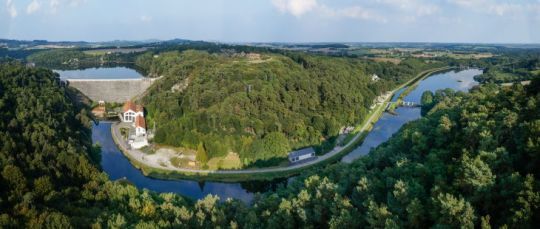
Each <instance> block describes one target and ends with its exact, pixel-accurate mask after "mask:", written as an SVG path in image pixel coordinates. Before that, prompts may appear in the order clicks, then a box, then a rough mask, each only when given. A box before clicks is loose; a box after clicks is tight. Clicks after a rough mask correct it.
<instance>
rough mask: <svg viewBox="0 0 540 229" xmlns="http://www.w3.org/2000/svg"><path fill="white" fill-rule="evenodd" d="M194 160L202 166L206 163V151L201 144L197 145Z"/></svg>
mask: <svg viewBox="0 0 540 229" xmlns="http://www.w3.org/2000/svg"><path fill="white" fill-rule="evenodd" d="M195 159H196V160H197V161H198V162H200V163H202V164H203V165H204V164H206V162H208V155H207V154H206V150H205V149H204V145H203V144H202V142H201V143H199V145H197V155H196V156H195Z"/></svg>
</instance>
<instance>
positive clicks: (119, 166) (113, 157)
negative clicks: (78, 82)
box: [92, 69, 482, 202]
mask: <svg viewBox="0 0 540 229" xmlns="http://www.w3.org/2000/svg"><path fill="white" fill-rule="evenodd" d="M481 73H482V71H481V70H478V69H468V70H462V71H448V72H443V73H437V74H434V75H432V76H430V77H428V78H426V79H424V80H422V81H421V82H419V83H418V85H417V87H416V88H415V89H414V90H413V91H411V92H410V93H409V94H408V95H407V96H406V97H405V98H404V101H408V102H415V103H419V102H420V98H421V95H422V93H423V92H424V91H426V90H431V91H435V90H438V89H444V88H452V89H455V90H462V91H466V90H468V89H470V88H471V87H473V86H474V85H477V83H476V82H475V81H474V79H473V77H474V76H475V75H478V74H481ZM398 92H399V93H401V92H403V90H399V91H398ZM394 98H397V96H394ZM394 98H393V99H394ZM395 111H396V112H397V115H392V114H389V113H384V114H383V115H382V117H381V118H380V119H379V120H378V121H377V123H376V124H375V125H374V128H373V129H372V131H371V132H370V133H369V134H368V135H367V136H366V138H365V140H364V142H363V143H362V144H361V145H360V146H359V147H357V148H356V149H355V150H353V151H352V152H351V153H350V154H348V155H346V156H345V157H343V159H342V161H343V162H351V161H354V160H355V159H357V158H358V157H361V156H363V155H366V154H367V153H369V151H370V149H371V148H373V147H376V146H378V145H379V144H381V143H383V142H385V141H386V140H388V138H390V137H391V136H392V135H393V134H394V133H395V132H397V131H398V130H399V128H401V126H403V124H405V123H407V122H409V121H412V120H415V119H418V118H420V108H406V107H399V108H397V109H396V110H395ZM110 125H111V123H105V122H102V123H100V124H98V125H94V127H93V131H92V139H93V141H94V142H99V143H100V144H101V146H102V161H101V166H102V168H103V171H105V172H106V173H107V174H108V175H109V177H110V179H112V180H116V179H127V180H129V181H130V182H131V183H133V184H134V185H135V186H137V187H138V188H146V189H149V190H153V191H157V192H174V193H178V194H181V195H184V196H187V197H191V198H193V199H201V198H203V197H204V196H206V195H208V194H213V195H218V196H219V197H220V198H221V199H222V200H225V199H227V198H237V199H240V200H242V201H244V202H251V201H252V200H253V198H254V195H255V194H254V193H257V192H264V191H269V190H274V189H275V188H276V187H278V186H280V185H286V184H287V179H279V180H276V181H271V182H268V181H261V182H241V183H225V182H197V181H192V180H160V179H154V178H150V177H146V176H144V175H143V174H142V172H141V171H140V170H138V169H137V168H135V167H133V165H131V163H130V162H129V161H128V159H127V158H126V157H125V156H124V155H123V154H122V153H121V152H120V150H119V149H118V148H117V147H116V145H115V144H114V142H113V140H112V137H111V131H110Z"/></svg>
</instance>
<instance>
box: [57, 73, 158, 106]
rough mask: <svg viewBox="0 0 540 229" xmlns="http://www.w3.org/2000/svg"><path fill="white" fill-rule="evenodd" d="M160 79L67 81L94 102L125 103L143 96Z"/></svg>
mask: <svg viewBox="0 0 540 229" xmlns="http://www.w3.org/2000/svg"><path fill="white" fill-rule="evenodd" d="M158 79H159V78H155V79H150V78H141V79H67V80H66V81H67V82H68V85H69V86H71V87H74V88H77V89H78V90H79V91H81V92H82V93H83V94H84V95H86V96H88V98H90V99H91V100H93V101H96V102H97V101H100V100H103V101H105V102H122V103H123V102H125V101H127V100H130V99H133V98H135V97H137V96H139V95H141V94H143V93H144V92H145V91H146V89H148V87H150V85H152V83H153V82H154V81H156V80H158Z"/></svg>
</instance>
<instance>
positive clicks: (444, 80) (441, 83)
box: [341, 69, 482, 163]
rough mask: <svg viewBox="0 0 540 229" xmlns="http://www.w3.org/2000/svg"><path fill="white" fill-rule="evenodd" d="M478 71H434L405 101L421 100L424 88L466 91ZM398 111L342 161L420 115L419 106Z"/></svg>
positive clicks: (355, 156)
mask: <svg viewBox="0 0 540 229" xmlns="http://www.w3.org/2000/svg"><path fill="white" fill-rule="evenodd" d="M479 74H482V71H481V70H479V69H468V70H463V71H449V72H443V73H437V74H434V75H432V76H430V77H428V78H426V79H424V80H422V81H420V83H418V85H417V87H416V88H415V89H414V90H412V91H411V92H410V93H409V94H408V95H407V96H405V98H404V101H407V102H415V103H420V99H421V98H422V93H424V91H436V90H438V89H444V88H452V89H454V90H460V91H467V90H469V89H470V88H472V87H473V86H475V85H478V82H476V81H474V79H473V78H474V76H476V75H479ZM401 92H403V90H399V91H397V92H396V94H401ZM398 96H399V95H398ZM398 96H396V95H395V96H394V97H392V101H395V100H396V99H397V97H398ZM395 111H396V113H397V115H392V114H389V113H384V114H383V115H382V117H381V118H380V119H379V121H377V123H375V125H374V126H373V130H372V131H371V132H369V133H368V135H367V136H366V138H365V139H364V142H363V143H362V145H360V146H359V147H358V148H356V149H355V150H353V151H352V152H351V153H349V154H348V155H346V156H344V157H343V158H342V159H341V161H342V162H346V163H350V162H352V161H354V160H356V159H358V158H359V157H361V156H364V155H366V154H368V153H369V151H370V150H371V149H372V148H375V147H377V146H378V145H380V144H381V143H383V142H385V141H386V140H388V139H389V138H390V137H392V135H393V134H394V133H396V132H397V131H398V130H399V129H400V128H401V126H403V125H404V124H405V123H407V122H410V121H412V120H416V119H418V118H420V116H421V115H420V108H418V107H414V108H411V107H399V108H397V109H396V110H395Z"/></svg>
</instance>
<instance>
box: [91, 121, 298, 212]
mask: <svg viewBox="0 0 540 229" xmlns="http://www.w3.org/2000/svg"><path fill="white" fill-rule="evenodd" d="M110 128H111V123H110V122H100V123H99V124H97V125H94V126H93V128H92V140H93V142H94V143H98V142H99V144H100V145H101V150H102V152H101V158H102V159H101V167H102V169H103V171H105V172H106V173H107V174H108V175H109V178H110V179H111V180H117V179H127V180H128V181H129V182H130V183H132V184H133V185H135V186H137V187H138V188H141V189H143V188H146V189H149V190H153V191H156V192H174V193H178V194H181V195H183V196H186V197H190V198H193V199H202V198H204V197H205V196H206V195H209V194H212V195H217V196H219V197H220V199H221V200H225V199H227V198H236V199H239V200H241V201H243V202H245V203H250V202H251V201H252V200H253V197H254V193H256V192H265V191H269V190H272V189H275V188H276V187H278V186H279V185H286V180H287V179H280V180H276V181H270V182H268V181H265V182H262V181H261V182H242V183H225V182H198V181H193V180H160V179H154V178H151V177H146V176H144V175H143V173H142V172H141V171H140V170H138V169H137V168H135V167H133V165H132V164H131V163H130V162H129V160H128V159H127V158H126V157H125V156H124V155H123V154H122V152H120V150H119V149H118V147H117V146H116V145H115V144H114V142H113V140H112V136H111V131H110Z"/></svg>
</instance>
